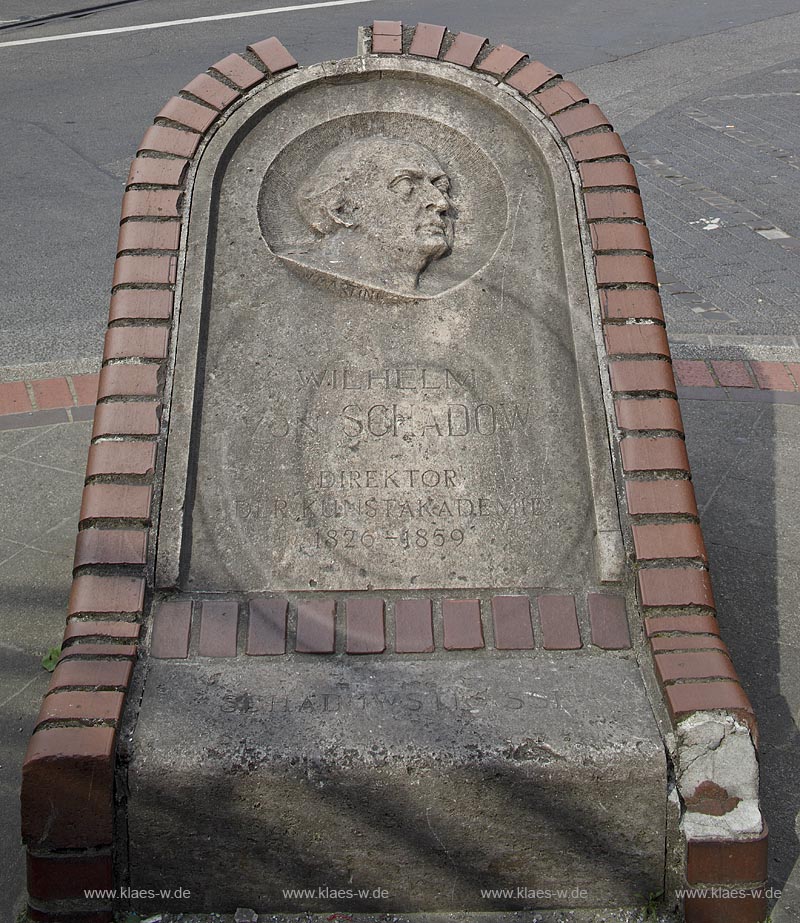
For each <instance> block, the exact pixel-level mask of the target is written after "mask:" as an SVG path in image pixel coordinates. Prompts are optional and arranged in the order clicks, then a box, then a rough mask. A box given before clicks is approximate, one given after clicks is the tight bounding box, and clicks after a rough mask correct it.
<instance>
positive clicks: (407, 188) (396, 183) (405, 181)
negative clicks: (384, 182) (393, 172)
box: [389, 176, 414, 196]
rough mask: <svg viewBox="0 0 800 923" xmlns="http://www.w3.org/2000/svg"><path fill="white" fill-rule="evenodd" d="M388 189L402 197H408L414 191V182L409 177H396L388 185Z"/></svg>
mask: <svg viewBox="0 0 800 923" xmlns="http://www.w3.org/2000/svg"><path fill="white" fill-rule="evenodd" d="M389 188H390V189H393V190H394V191H395V192H397V193H399V194H400V195H403V196H410V195H411V193H412V192H413V191H414V181H413V180H412V179H411V177H410V176H396V177H395V178H394V179H393V180H392V182H391V183H390V184H389Z"/></svg>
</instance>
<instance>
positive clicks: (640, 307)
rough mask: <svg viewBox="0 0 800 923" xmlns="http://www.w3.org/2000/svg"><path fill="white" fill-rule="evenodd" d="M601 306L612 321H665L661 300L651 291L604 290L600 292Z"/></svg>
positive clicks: (656, 293)
mask: <svg viewBox="0 0 800 923" xmlns="http://www.w3.org/2000/svg"><path fill="white" fill-rule="evenodd" d="M600 306H601V308H602V310H603V315H604V316H605V317H607V318H608V319H610V320H620V319H623V318H626V319H627V318H641V319H652V320H660V321H663V320H664V312H663V309H662V307H661V298H660V297H659V294H658V292H655V291H652V290H651V289H634V290H632V291H624V290H622V289H619V290H617V289H614V290H610V289H604V290H603V291H601V292H600Z"/></svg>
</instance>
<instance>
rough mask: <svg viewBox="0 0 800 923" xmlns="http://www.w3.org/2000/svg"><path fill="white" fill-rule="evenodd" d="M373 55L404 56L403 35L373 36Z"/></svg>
mask: <svg viewBox="0 0 800 923" xmlns="http://www.w3.org/2000/svg"><path fill="white" fill-rule="evenodd" d="M372 53H373V54H402V53H403V37H402V36H401V35H384V34H373V36H372Z"/></svg>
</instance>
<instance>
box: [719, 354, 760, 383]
mask: <svg viewBox="0 0 800 923" xmlns="http://www.w3.org/2000/svg"><path fill="white" fill-rule="evenodd" d="M711 366H712V368H713V369H714V373H715V374H716V376H717V378H718V379H719V383H720V384H721V385H722V387H723V388H752V387H754V384H753V379H752V376H751V375H750V373H749V372H748V370H747V366H746V365H745V364H744V362H738V361H737V362H732V361H724V360H722V359H712V360H711Z"/></svg>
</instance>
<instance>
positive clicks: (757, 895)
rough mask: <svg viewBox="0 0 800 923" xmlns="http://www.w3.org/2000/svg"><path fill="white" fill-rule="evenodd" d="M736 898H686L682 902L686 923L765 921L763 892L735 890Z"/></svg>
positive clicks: (765, 910)
mask: <svg viewBox="0 0 800 923" xmlns="http://www.w3.org/2000/svg"><path fill="white" fill-rule="evenodd" d="M736 890H737V892H740V893H738V894H737V896H736V897H723V896H719V897H718V896H716V895H709V896H707V897H698V896H687V897H686V898H684V902H683V913H684V918H685V920H686V923H717V921H718V920H719V921H724V923H762V921H764V920H767V919H768V916H767V900H766V896H765V894H764V892H763V891H760V892H758V891H756V892H753V891H748V890H747V889H741V888H737V889H736Z"/></svg>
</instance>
